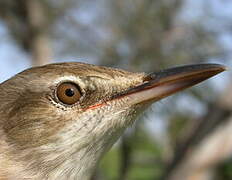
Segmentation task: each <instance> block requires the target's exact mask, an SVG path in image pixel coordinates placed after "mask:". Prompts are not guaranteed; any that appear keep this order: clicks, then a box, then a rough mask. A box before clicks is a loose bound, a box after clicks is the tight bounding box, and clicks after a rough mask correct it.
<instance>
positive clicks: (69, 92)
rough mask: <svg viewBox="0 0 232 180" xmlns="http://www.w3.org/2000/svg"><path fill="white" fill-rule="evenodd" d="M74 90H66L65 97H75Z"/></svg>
mask: <svg viewBox="0 0 232 180" xmlns="http://www.w3.org/2000/svg"><path fill="white" fill-rule="evenodd" d="M74 94H75V93H74V90H73V89H66V90H65V95H66V96H68V97H72V96H73V95H74Z"/></svg>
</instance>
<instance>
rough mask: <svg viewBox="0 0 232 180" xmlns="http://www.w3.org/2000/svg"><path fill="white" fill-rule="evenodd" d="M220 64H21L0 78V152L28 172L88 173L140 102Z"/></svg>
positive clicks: (54, 174)
mask: <svg viewBox="0 0 232 180" xmlns="http://www.w3.org/2000/svg"><path fill="white" fill-rule="evenodd" d="M224 70H225V67H224V66H221V65H217V64H201V65H191V66H183V67H177V68H172V69H167V70H164V71H160V72H158V73H152V74H146V73H132V72H127V71H123V70H119V69H113V68H106V67H100V66H94V65H89V64H83V63H59V64H50V65H45V66H41V67H34V68H31V69H28V70H25V71H23V72H21V73H19V74H17V75H16V76H14V77H12V78H11V79H9V80H7V81H5V82H3V83H2V84H0V92H1V93H0V135H1V137H2V138H1V140H0V145H2V146H3V148H2V149H4V152H3V151H0V159H1V154H4V158H2V159H5V161H8V162H9V163H8V164H9V168H10V166H11V165H10V164H11V163H15V162H17V163H18V164H19V167H20V168H21V171H22V172H21V174H25V176H28V177H36V178H40V179H41V178H42V179H43V178H45V177H46V178H48V179H56V178H58V177H59V179H62V177H63V179H67V178H68V179H75V178H77V179H88V178H89V177H90V176H91V174H92V172H93V171H94V169H95V167H96V165H97V163H98V161H99V159H100V158H101V157H102V155H103V154H104V152H106V151H107V150H108V149H109V148H110V147H111V146H112V145H113V143H114V142H115V141H116V140H117V139H118V138H119V136H120V135H121V134H122V132H123V131H124V130H125V128H126V127H128V126H129V125H130V124H132V123H133V122H134V120H135V118H136V117H137V116H138V114H140V112H142V111H143V110H144V109H145V108H146V107H147V106H148V105H150V104H151V103H153V102H155V101H158V100H160V99H162V98H164V97H166V96H169V95H171V94H173V93H175V92H178V91H180V90H182V89H185V88H187V87H190V86H193V85H194V84H197V83H199V82H201V81H203V80H205V79H208V78H210V77H212V76H214V75H216V74H218V73H220V72H222V71H224ZM0 164H1V160H0ZM0 170H1V165H0ZM0 172H1V171H0Z"/></svg>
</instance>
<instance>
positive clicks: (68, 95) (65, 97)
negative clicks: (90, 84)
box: [56, 82, 81, 105]
mask: <svg viewBox="0 0 232 180" xmlns="http://www.w3.org/2000/svg"><path fill="white" fill-rule="evenodd" d="M56 93H57V97H58V99H59V100H60V101H61V102H62V103H64V104H68V105H72V104H75V103H76V102H77V101H79V99H80V98H81V92H80V88H79V87H78V86H77V85H76V84H74V83H71V82H65V83H62V84H60V85H59V86H58V87H57V91H56Z"/></svg>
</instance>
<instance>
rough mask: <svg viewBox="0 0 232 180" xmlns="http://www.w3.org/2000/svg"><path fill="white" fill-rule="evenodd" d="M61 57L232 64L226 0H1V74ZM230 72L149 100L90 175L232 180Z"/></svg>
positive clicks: (140, 64)
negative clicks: (148, 104)
mask: <svg viewBox="0 0 232 180" xmlns="http://www.w3.org/2000/svg"><path fill="white" fill-rule="evenodd" d="M64 61H79V62H86V63H93V64H97V65H105V66H112V67H119V68H123V69H127V70H130V71H145V72H152V71H157V70H160V69H163V68H167V67H170V66H176V65H180V64H189V63H204V62H214V63H215V62H216V63H221V64H225V65H227V66H229V67H231V66H232V1H231V0H143V1H141V0H95V1H91V0H40V1H38V0H0V82H3V81H4V80H6V79H8V78H10V77H11V76H12V75H14V74H16V73H18V72H20V71H22V70H24V69H25V68H28V67H30V66H35V65H42V64H46V63H52V62H64ZM231 80H232V76H231V72H225V73H222V74H221V75H218V76H217V77H215V78H213V79H211V80H209V81H207V82H205V83H203V84H201V85H198V86H196V87H194V88H191V89H189V90H187V91H184V92H182V93H179V94H177V95H174V96H172V97H170V98H167V99H165V100H162V101H161V102H158V103H156V104H155V105H153V106H152V107H151V109H150V110H148V111H147V112H146V113H145V115H144V116H143V117H142V118H141V119H140V120H139V121H137V123H136V124H135V125H134V126H133V127H131V128H129V129H128V131H127V132H126V133H125V134H124V136H123V137H122V138H121V139H120V140H119V141H118V142H117V143H116V145H115V146H114V147H113V148H112V149H111V151H110V152H108V154H107V155H106V156H105V157H104V159H103V160H102V161H101V163H100V167H99V168H98V169H97V170H96V173H95V175H93V178H92V179H94V180H156V179H173V180H180V179H186V180H187V179H189V180H190V179H191V180H210V179H216V180H227V179H232V90H231V89H232V81H231Z"/></svg>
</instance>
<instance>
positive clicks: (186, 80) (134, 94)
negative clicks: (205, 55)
mask: <svg viewBox="0 0 232 180" xmlns="http://www.w3.org/2000/svg"><path fill="white" fill-rule="evenodd" d="M225 70H226V67H225V66H223V65H219V64H195V65H187V66H181V67H175V68H171V69H166V70H163V71H160V72H157V73H152V74H149V75H147V76H145V78H144V82H143V83H142V84H140V85H138V86H136V87H133V88H131V89H128V90H127V91H124V92H122V93H120V94H117V95H116V96H114V97H113V98H112V99H118V98H123V97H125V96H127V97H128V99H129V102H128V103H129V104H131V105H134V104H140V103H144V102H154V101H157V100H160V99H162V98H164V97H167V96H169V95H171V94H174V93H176V92H178V91H181V90H183V89H186V88H188V87H191V86H193V85H195V84H197V83H200V82H202V81H204V80H206V79H208V78H210V77H212V76H215V75H216V74H218V73H220V72H222V71H225Z"/></svg>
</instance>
